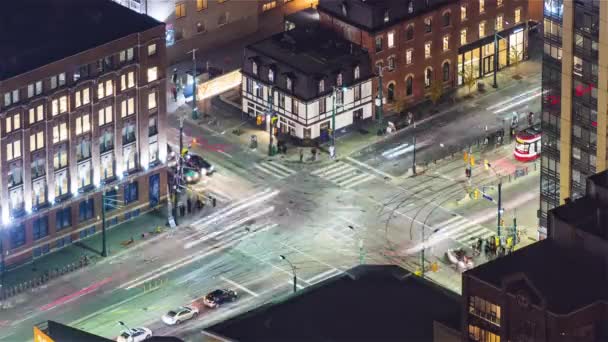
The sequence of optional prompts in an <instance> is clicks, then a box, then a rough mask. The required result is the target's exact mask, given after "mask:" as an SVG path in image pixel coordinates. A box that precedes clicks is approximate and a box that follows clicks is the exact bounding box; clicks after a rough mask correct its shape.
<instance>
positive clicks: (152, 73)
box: [148, 67, 158, 82]
mask: <svg viewBox="0 0 608 342" xmlns="http://www.w3.org/2000/svg"><path fill="white" fill-rule="evenodd" d="M157 78H158V68H157V67H152V68H148V82H152V81H156V79H157Z"/></svg>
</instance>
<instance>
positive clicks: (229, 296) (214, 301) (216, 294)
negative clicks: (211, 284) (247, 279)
mask: <svg viewBox="0 0 608 342" xmlns="http://www.w3.org/2000/svg"><path fill="white" fill-rule="evenodd" d="M237 298H238V295H237V293H236V291H233V290H221V289H218V290H215V291H213V292H211V293H209V294H208V295H206V296H205V299H204V300H203V303H204V304H205V305H206V306H208V307H210V308H216V307H218V306H220V305H222V304H224V303H226V302H234V301H235V300H236V299H237Z"/></svg>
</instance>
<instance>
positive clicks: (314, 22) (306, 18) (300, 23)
mask: <svg viewBox="0 0 608 342" xmlns="http://www.w3.org/2000/svg"><path fill="white" fill-rule="evenodd" d="M285 21H289V22H290V23H293V24H294V25H295V26H296V27H299V28H302V27H304V28H316V27H318V26H319V24H320V22H319V12H318V11H317V9H316V8H312V7H311V8H307V9H303V10H301V11H298V12H295V13H292V14H289V15H286V16H285Z"/></svg>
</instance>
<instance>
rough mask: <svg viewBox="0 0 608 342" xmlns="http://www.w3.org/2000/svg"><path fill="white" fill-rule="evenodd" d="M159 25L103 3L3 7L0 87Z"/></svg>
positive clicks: (36, 0) (69, 0) (34, 0)
mask: <svg viewBox="0 0 608 342" xmlns="http://www.w3.org/2000/svg"><path fill="white" fill-rule="evenodd" d="M118 23H120V24H118ZM158 25H163V24H162V23H160V22H158V21H156V20H154V19H152V18H150V17H148V16H146V15H143V14H138V13H136V12H134V11H132V10H130V9H128V8H125V7H123V6H121V5H119V4H117V3H115V2H113V1H108V0H44V1H40V0H19V1H4V2H3V3H2V11H0V45H1V46H2V48H1V49H0V81H1V80H5V79H8V78H11V77H14V76H16V75H19V74H22V73H25V72H27V71H30V70H33V69H36V68H39V67H42V66H44V65H46V64H49V63H52V62H55V61H58V60H61V59H63V58H66V57H70V56H73V55H75V54H77V53H79V52H82V51H85V50H89V49H92V48H94V47H96V46H99V45H102V44H105V43H108V42H111V41H113V40H116V39H118V38H121V37H125V36H127V35H130V34H133V33H137V32H141V31H145V30H148V29H150V28H153V27H156V26H158Z"/></svg>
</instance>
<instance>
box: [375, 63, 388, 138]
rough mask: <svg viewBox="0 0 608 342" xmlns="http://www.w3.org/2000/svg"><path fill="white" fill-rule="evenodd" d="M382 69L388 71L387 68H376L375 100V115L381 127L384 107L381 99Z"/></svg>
mask: <svg viewBox="0 0 608 342" xmlns="http://www.w3.org/2000/svg"><path fill="white" fill-rule="evenodd" d="M384 69H388V66H385V67H383V66H378V97H377V98H376V113H377V115H378V122H380V126H382V111H383V108H382V106H383V105H384V103H383V102H384V99H383V98H382V76H383V74H382V73H383V72H384Z"/></svg>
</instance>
